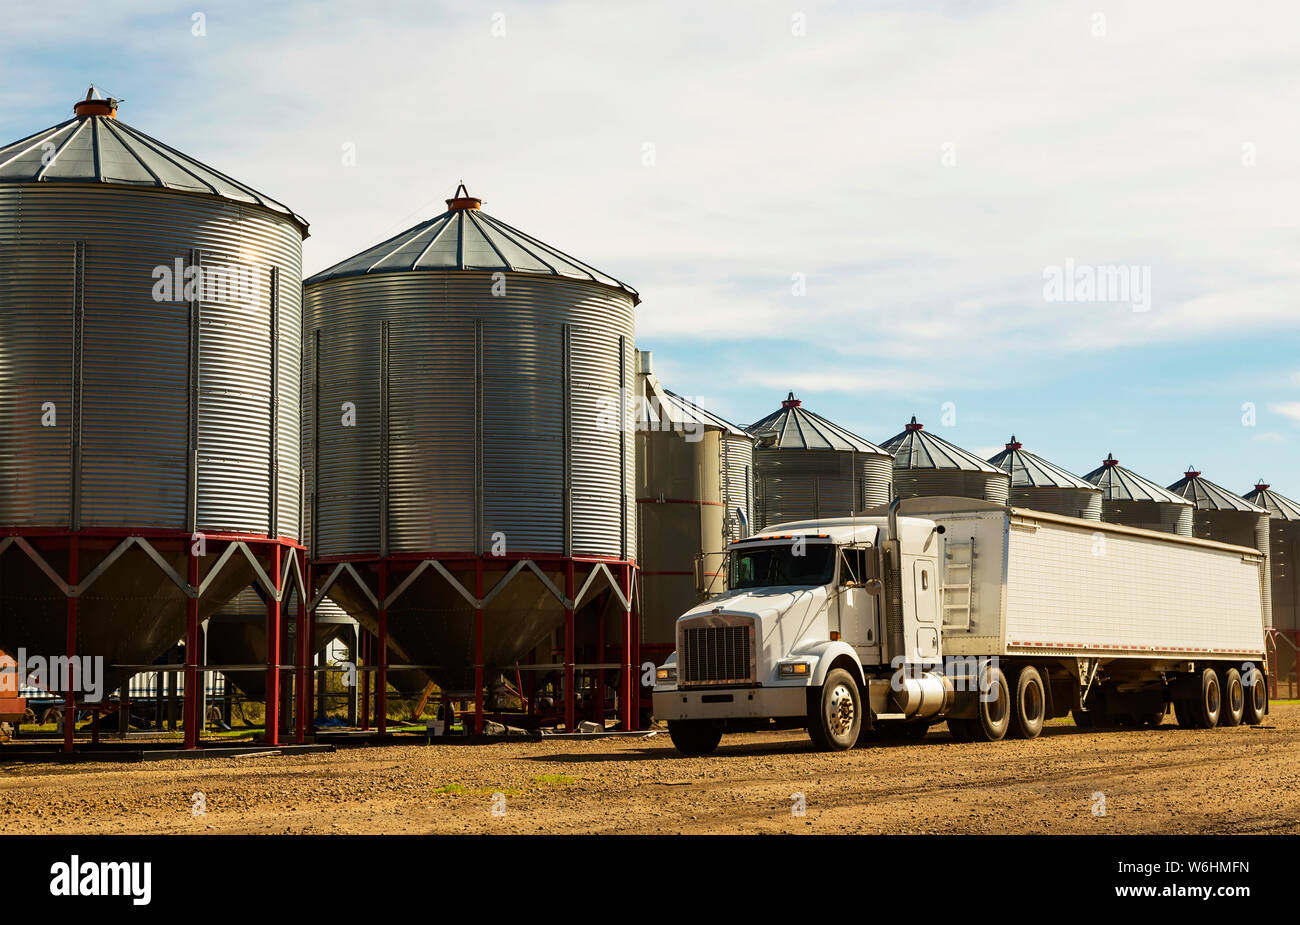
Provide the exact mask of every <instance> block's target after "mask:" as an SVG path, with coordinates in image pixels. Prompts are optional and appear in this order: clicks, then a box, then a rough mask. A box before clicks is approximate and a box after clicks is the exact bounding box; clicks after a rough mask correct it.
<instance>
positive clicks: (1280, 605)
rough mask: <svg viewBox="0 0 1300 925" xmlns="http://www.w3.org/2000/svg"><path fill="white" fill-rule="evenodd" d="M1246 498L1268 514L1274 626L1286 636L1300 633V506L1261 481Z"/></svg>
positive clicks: (1269, 563)
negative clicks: (1285, 633) (1286, 634)
mask: <svg viewBox="0 0 1300 925" xmlns="http://www.w3.org/2000/svg"><path fill="white" fill-rule="evenodd" d="M1243 497H1244V498H1245V499H1246V500H1247V501H1249V502H1250V503H1251V504H1254V505H1256V506H1258V507H1262V508H1264V509H1265V510H1266V511H1268V514H1269V516H1268V519H1267V521H1266V523H1267V537H1268V549H1269V560H1268V565H1269V572H1270V575H1271V578H1272V581H1271V583H1270V584H1271V587H1270V592H1271V602H1272V607H1273V625H1274V626H1275V627H1277V628H1278V629H1280V630H1282V631H1284V632H1287V633H1295V632H1297V631H1300V504H1296V502H1294V501H1292V500H1291V499H1290V498H1287V497H1286V496H1284V495H1280V494H1278V493H1277V492H1275V491H1273V490H1272V489H1271V488H1270V487H1269V486H1268V484H1266V483H1265V482H1263V481H1262V480H1261V481H1260V482H1258V483H1257V484H1256V485H1255V488H1254V489H1253V490H1252V491H1250V492H1248V493H1247V494H1245V495H1243ZM1260 539H1263V536H1262V535H1261V537H1260ZM1257 542H1258V540H1257Z"/></svg>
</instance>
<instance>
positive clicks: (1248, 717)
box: [1241, 668, 1268, 726]
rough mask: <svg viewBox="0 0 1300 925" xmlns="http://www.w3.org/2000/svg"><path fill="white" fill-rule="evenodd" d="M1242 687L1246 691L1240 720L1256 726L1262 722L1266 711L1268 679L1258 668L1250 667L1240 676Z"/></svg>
mask: <svg viewBox="0 0 1300 925" xmlns="http://www.w3.org/2000/svg"><path fill="white" fill-rule="evenodd" d="M1247 682H1249V683H1247ZM1242 688H1243V689H1244V690H1245V693H1246V705H1245V709H1244V710H1243V711H1242V714H1241V719H1242V722H1244V723H1245V724H1246V725H1247V726H1258V725H1259V724H1260V723H1262V722H1264V717H1265V715H1266V714H1267V713H1268V679H1267V678H1265V677H1264V672H1262V671H1260V670H1259V669H1258V668H1251V670H1249V671H1247V672H1246V676H1245V677H1244V678H1242Z"/></svg>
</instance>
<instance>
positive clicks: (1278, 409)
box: [1268, 401, 1300, 424]
mask: <svg viewBox="0 0 1300 925" xmlns="http://www.w3.org/2000/svg"><path fill="white" fill-rule="evenodd" d="M1268 407H1269V410H1270V411H1272V412H1274V413H1275V414H1280V415H1282V416H1283V417H1285V418H1290V419H1291V420H1293V421H1295V422H1296V423H1297V424H1300V401H1284V402H1279V403H1278V404H1276V405H1269V406H1268Z"/></svg>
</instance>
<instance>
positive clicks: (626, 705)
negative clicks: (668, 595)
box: [618, 565, 640, 732]
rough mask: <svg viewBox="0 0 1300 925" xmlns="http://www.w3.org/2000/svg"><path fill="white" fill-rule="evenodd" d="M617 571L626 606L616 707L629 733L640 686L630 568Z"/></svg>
mask: <svg viewBox="0 0 1300 925" xmlns="http://www.w3.org/2000/svg"><path fill="white" fill-rule="evenodd" d="M619 571H620V573H621V574H620V576H619V578H620V584H622V586H623V596H624V597H626V598H627V606H626V607H624V608H623V680H622V683H621V684H620V685H619V692H618V706H619V712H620V713H621V714H622V716H621V717H620V718H621V719H622V720H623V723H622V729H623V731H624V732H631V731H632V730H633V728H635V726H636V722H637V716H636V704H635V703H634V702H633V700H634V698H635V694H634V693H633V692H634V691H635V690H636V689H637V686H638V685H639V684H640V679H639V678H637V677H635V676H634V674H633V671H634V670H635V669H636V664H635V662H634V661H633V659H634V657H635V655H634V653H635V650H636V646H635V644H634V642H633V640H632V566H630V565H624V566H623V567H622V568H621V569H619Z"/></svg>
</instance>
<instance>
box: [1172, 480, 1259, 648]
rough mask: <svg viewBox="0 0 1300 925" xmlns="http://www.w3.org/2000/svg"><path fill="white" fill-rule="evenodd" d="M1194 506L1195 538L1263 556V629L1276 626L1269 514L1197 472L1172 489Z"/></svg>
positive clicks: (1175, 484) (1176, 483)
mask: <svg viewBox="0 0 1300 925" xmlns="http://www.w3.org/2000/svg"><path fill="white" fill-rule="evenodd" d="M1169 490H1170V491H1171V492H1173V493H1174V494H1176V495H1178V496H1179V497H1180V498H1186V499H1187V500H1188V501H1190V502H1192V504H1193V505H1194V507H1195V510H1194V511H1193V512H1192V534H1193V535H1194V536H1199V537H1200V538H1201V539H1203V540H1218V541H1219V542H1220V543H1231V544H1232V545H1233V546H1253V547H1254V548H1255V549H1258V550H1259V551H1260V554H1261V555H1263V556H1264V582H1263V594H1264V625H1265V626H1272V625H1273V604H1272V598H1273V586H1272V579H1271V577H1270V570H1269V542H1268V511H1266V510H1264V508H1262V507H1259V506H1258V505H1255V504H1252V503H1251V502H1249V501H1247V500H1246V499H1245V498H1242V497H1241V496H1240V495H1235V494H1233V493H1232V492H1230V491H1228V489H1226V488H1223V487H1222V486H1219V485H1216V484H1214V483H1213V482H1211V481H1210V480H1209V479H1207V478H1205V477H1204V476H1202V475H1201V473H1199V472H1197V471H1196V470H1195V469H1192V468H1190V467H1189V468H1188V469H1187V471H1186V472H1185V473H1183V477H1182V478H1181V479H1179V480H1178V481H1177V482H1175V483H1174V484H1172V485H1170V486H1169Z"/></svg>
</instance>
